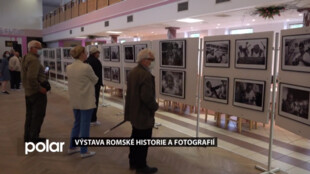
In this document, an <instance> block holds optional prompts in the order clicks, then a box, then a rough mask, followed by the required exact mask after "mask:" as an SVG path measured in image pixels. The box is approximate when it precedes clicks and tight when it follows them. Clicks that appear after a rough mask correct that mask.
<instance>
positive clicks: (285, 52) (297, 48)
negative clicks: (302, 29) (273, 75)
mask: <svg viewBox="0 0 310 174" xmlns="http://www.w3.org/2000/svg"><path fill="white" fill-rule="evenodd" d="M281 55H282V56H281V57H282V61H281V65H282V70H288V71H300V72H310V34H308V35H296V36H284V37H283V39H282V54H281Z"/></svg>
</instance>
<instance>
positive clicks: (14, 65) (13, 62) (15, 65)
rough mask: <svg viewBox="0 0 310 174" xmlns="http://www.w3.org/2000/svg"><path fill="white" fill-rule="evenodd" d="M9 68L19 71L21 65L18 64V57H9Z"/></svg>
mask: <svg viewBox="0 0 310 174" xmlns="http://www.w3.org/2000/svg"><path fill="white" fill-rule="evenodd" d="M9 69H10V70H11V71H19V72H20V70H21V65H20V61H19V59H18V57H16V56H13V57H11V58H10V61H9Z"/></svg>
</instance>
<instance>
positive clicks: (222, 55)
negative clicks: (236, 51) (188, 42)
mask: <svg viewBox="0 0 310 174" xmlns="http://www.w3.org/2000/svg"><path fill="white" fill-rule="evenodd" d="M229 50H230V41H229V40H224V41H206V42H205V66H206V67H227V68H228V67H229V60H230V51H229Z"/></svg>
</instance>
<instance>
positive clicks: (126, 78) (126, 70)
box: [125, 67, 132, 84]
mask: <svg viewBox="0 0 310 174" xmlns="http://www.w3.org/2000/svg"><path fill="white" fill-rule="evenodd" d="M131 70H132V68H127V67H126V68H125V83H126V84H127V81H128V75H129V72H130V71H131Z"/></svg>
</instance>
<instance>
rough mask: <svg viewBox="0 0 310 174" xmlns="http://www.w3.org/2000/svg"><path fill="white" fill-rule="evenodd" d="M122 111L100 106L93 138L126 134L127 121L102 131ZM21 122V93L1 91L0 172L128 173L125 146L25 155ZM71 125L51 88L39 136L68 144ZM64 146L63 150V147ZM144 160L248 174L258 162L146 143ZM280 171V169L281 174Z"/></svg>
mask: <svg viewBox="0 0 310 174" xmlns="http://www.w3.org/2000/svg"><path fill="white" fill-rule="evenodd" d="M120 112H121V110H118V109H116V108H114V107H112V106H110V107H100V109H99V110H98V115H99V118H98V120H99V121H101V122H102V125H101V126H97V127H91V136H92V137H104V136H107V137H129V136H130V131H131V128H130V124H129V123H126V124H124V125H123V126H121V127H119V128H118V129H116V130H115V131H112V132H110V133H109V134H107V135H103V132H104V131H105V130H107V129H108V128H110V127H112V126H114V125H115V124H116V123H118V122H120V121H122V119H123V117H122V116H117V115H119V113H120ZM24 121H25V99H24V92H23V91H22V90H21V91H11V94H10V95H0V136H1V141H0V142H1V143H0V155H1V156H0V173H1V174H11V173H12V174H22V173H27V174H41V173H42V174H43V173H44V174H63V173H70V174H73V173H77V174H97V173H98V174H99V173H100V174H103V173H104V174H106V173H107V174H110V173H111V174H130V173H135V172H134V171H130V170H129V165H128V149H129V148H128V147H126V148H125V147H95V148H91V149H92V150H94V151H96V152H97V154H96V155H95V156H94V157H91V158H87V159H81V158H80V156H79V155H78V154H75V155H71V156H68V155H66V154H65V153H33V154H31V155H28V156H26V155H24V149H23V147H24V144H23V142H22V140H23V139H22V137H23V129H24ZM72 125H73V113H72V109H71V107H70V104H69V102H68V99H67V92H66V91H63V90H62V89H61V88H57V87H55V86H54V87H53V91H52V93H50V94H48V105H47V114H46V118H45V120H44V123H43V126H42V130H41V136H42V137H46V138H49V139H51V140H52V141H65V142H66V144H67V143H68V140H69V136H70V131H71V128H72ZM153 136H154V137H187V135H185V134H182V133H180V132H177V131H174V130H172V129H169V128H167V127H164V126H161V127H160V128H159V129H154V130H153ZM65 150H66V149H65ZM148 164H149V165H150V166H156V167H158V169H159V171H158V173H159V174H160V173H162V174H164V173H165V174H174V173H180V174H205V173H208V174H227V173H233V174H234V173H238V174H243V173H244V174H251V173H253V174H254V173H255V174H256V173H260V172H259V171H258V170H256V169H255V168H254V166H255V165H256V164H257V162H255V161H253V160H250V159H247V158H245V157H242V156H239V155H236V154H234V153H232V152H229V151H227V150H224V149H221V148H218V147H217V148H188V147H177V148H176V147H175V148H171V147H170V148H168V147H151V148H149V153H148ZM282 173H283V172H282Z"/></svg>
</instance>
